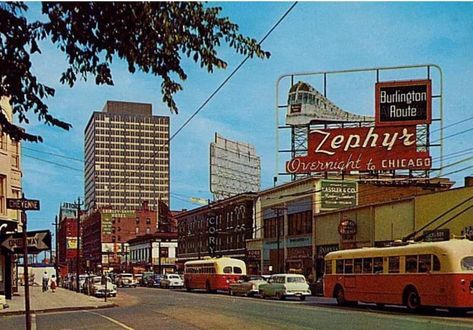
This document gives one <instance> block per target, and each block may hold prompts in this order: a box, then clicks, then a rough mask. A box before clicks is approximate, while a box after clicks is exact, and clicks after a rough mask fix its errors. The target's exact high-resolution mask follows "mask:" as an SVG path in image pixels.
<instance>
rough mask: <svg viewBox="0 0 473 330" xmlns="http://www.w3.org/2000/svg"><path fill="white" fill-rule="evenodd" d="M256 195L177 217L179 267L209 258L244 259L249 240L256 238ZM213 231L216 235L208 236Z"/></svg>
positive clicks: (237, 197) (226, 200)
mask: <svg viewBox="0 0 473 330" xmlns="http://www.w3.org/2000/svg"><path fill="white" fill-rule="evenodd" d="M256 196H257V194H255V193H244V194H239V195H237V196H234V197H231V198H227V199H225V200H221V201H217V202H214V203H211V204H210V205H208V206H202V207H199V208H196V209H193V210H190V211H184V212H181V213H180V214H178V215H176V218H177V223H178V234H179V238H178V253H177V257H178V265H179V267H182V265H183V263H184V262H186V261H188V260H196V259H202V258H204V257H208V256H228V257H234V258H239V259H242V260H245V259H246V240H247V239H251V238H253V231H254V221H253V219H254V203H255V200H256ZM213 221H215V222H214V223H212V222H213ZM212 231H213V232H214V234H213V235H209V232H212Z"/></svg>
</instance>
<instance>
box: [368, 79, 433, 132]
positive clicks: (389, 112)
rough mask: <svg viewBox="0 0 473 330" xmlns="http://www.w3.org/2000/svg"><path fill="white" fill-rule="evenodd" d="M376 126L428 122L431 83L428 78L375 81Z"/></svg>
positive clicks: (429, 116)
mask: <svg viewBox="0 0 473 330" xmlns="http://www.w3.org/2000/svg"><path fill="white" fill-rule="evenodd" d="M375 94H376V96H375V101H376V110H375V111H376V126H396V125H418V124H430V123H431V121H432V83H431V81H430V80H428V79H427V80H408V81H389V82H379V83H376V92H375Z"/></svg>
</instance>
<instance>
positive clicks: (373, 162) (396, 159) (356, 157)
mask: <svg viewBox="0 0 473 330" xmlns="http://www.w3.org/2000/svg"><path fill="white" fill-rule="evenodd" d="M431 164H432V158H431V157H430V155H429V152H428V151H417V146H416V127H415V126H406V127H402V126H394V127H356V128H337V129H327V130H314V131H312V132H311V133H310V134H309V141H308V154H307V156H302V157H296V158H294V159H291V160H290V161H288V162H287V163H286V171H287V172H288V173H311V172H339V171H345V172H350V171H374V170H395V169H411V170H427V169H430V167H431Z"/></svg>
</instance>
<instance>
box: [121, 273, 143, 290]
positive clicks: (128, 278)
mask: <svg viewBox="0 0 473 330" xmlns="http://www.w3.org/2000/svg"><path fill="white" fill-rule="evenodd" d="M117 285H118V287H122V288H136V287H137V286H138V281H137V280H135V278H134V277H133V274H131V273H121V274H118V276H117Z"/></svg>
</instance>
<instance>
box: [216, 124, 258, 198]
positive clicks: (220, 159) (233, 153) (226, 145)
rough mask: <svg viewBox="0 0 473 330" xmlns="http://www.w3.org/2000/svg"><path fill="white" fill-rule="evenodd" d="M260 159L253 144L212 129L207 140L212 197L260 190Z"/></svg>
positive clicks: (223, 196)
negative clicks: (211, 136)
mask: <svg viewBox="0 0 473 330" xmlns="http://www.w3.org/2000/svg"><path fill="white" fill-rule="evenodd" d="M260 176H261V160H260V157H259V156H258V155H257V154H256V149H255V147H254V146H253V145H251V144H248V143H244V142H239V141H232V140H228V139H225V138H224V137H222V136H221V135H219V134H217V133H215V142H213V143H211V144H210V191H211V192H212V193H213V194H214V196H215V197H216V199H221V198H225V197H230V196H234V195H237V194H240V193H245V192H258V191H259V190H260Z"/></svg>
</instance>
